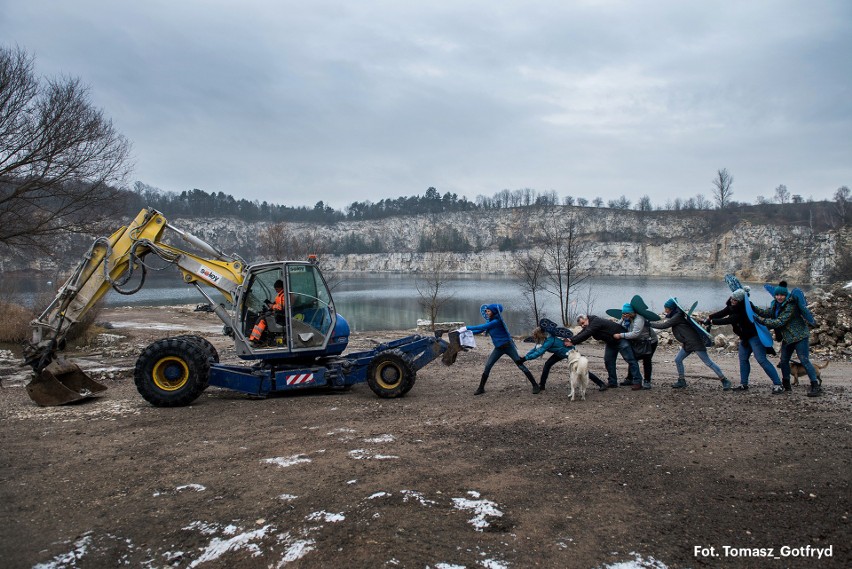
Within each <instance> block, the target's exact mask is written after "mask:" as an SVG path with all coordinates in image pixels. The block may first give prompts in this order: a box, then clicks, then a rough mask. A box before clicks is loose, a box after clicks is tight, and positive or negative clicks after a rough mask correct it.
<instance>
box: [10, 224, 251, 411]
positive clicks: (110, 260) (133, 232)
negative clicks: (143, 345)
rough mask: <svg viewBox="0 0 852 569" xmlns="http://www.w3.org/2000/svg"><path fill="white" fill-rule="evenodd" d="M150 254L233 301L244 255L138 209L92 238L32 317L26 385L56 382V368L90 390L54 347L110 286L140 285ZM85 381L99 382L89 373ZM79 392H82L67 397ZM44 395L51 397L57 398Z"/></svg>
mask: <svg viewBox="0 0 852 569" xmlns="http://www.w3.org/2000/svg"><path fill="white" fill-rule="evenodd" d="M166 230H169V231H171V232H173V233H175V234H176V235H178V236H179V237H180V238H181V239H182V240H183V241H185V242H186V243H188V244H189V245H191V246H193V247H194V248H196V249H198V250H200V251H202V252H203V254H196V253H191V252H188V251H185V250H183V249H180V248H178V247H175V246H173V245H170V244H167V243H165V242H164V241H163V236H164V234H165V233H166ZM151 254H153V255H155V256H156V257H159V258H160V259H162V260H164V261H166V262H168V263H172V264H174V265H176V266H177V268H178V270H179V271H180V273H181V277H182V280H183V282H184V283H187V284H190V285H194V286H196V287H197V288H198V289H199V291H200V292H201V293H202V294H203V295H204V296H205V297H207V295H206V294H205V293H204V291H203V290H202V288H201V285H205V286H207V287H212V288H214V289H216V290H218V291H219V292H220V293H221V294H222V295H223V296H224V297H225V298H226V299H227V300H228V301H229V302H233V300H234V295H235V292H236V289H237V287H238V286H239V285H241V284H242V282H243V280H244V277H245V275H244V272H243V271H244V269H245V263H244V262H243V261H242V259H239V258H238V257H235V256H228V255H225V254H224V253H222V252H221V251H219V250H218V249H216V248H215V247H213V246H212V245H210V244H209V243H207V242H205V241H203V240H202V239H200V238H198V237H196V236H194V235H192V234H191V233H188V232H185V231H182V230H180V229H178V228H176V227H174V226H171V225H169V223H168V221H167V220H166V218H165V217H164V216H163V215H162V214H161V213H160V212H158V211H156V210H153V209H144V210H142V211H141V212H139V214H138V215H137V216H136V217H135V218H134V219H133V221H132V222H131V223H130V224H128V225H127V226H124V227H121V228H120V229H118V230H117V231H116V232H115V233H113V234H112V235H110V236H109V237H100V238H98V239H96V240H95V242H94V243H93V244H92V247H91V248H90V249H89V251H88V252H87V253H86V254H85V255H84V257H83V259H82V260H81V262H80V263H79V265H78V266H77V268H76V269H75V270H74V272H73V273H72V275H71V276H70V277H69V278H68V280H67V281H66V282H65V284H63V285H62V287H61V288H60V289H59V292H58V293H57V294H56V297H55V298H54V299H53V301H52V302H51V303H50V305H48V307H47V308H46V309H45V310H44V311H43V312H42V313H41V314H40V315H39V316H38V318H36V319H35V320H33V321H32V322H31V327H32V329H33V334H32V340H31V341H30V342H29V343H28V345H27V346H25V348H24V360H25V363H26V364H27V365H30V366H32V368H33V370H34V371H35V372H36V379H34V380H33V381H32V382H31V383H30V385H28V389H29V388H30V386H33V388H34V389H38V388H39V387H40V386H39V385H38V382H39V381H40V380H43V383H45V384H46V385H42V386H41V387H48V388H50V387H51V386H52V385H53V384H54V380H58V381H59V383H63V381H62V378H61V377H58V376H57V373H58V374H59V375H61V376H63V377H67V378H69V380H70V383H72V384H74V385H72V386H71V387H72V389H71V390H72V391H77V392H78V394H79V393H80V392H84V393H83V395H84V396H88V392H90V391H92V388H93V387H95V386H92V385H90V384H88V383H87V382H86V381H85V380H80V381H81V382H82V385H81V386H78V385H76V384H77V383H80V381H78V380H77V378H76V376H78V375H79V374H82V371H80V370H79V368H78V367H77V366H76V365H74V364H70V363H69V362H67V361H65V360H60V361H54V360H56V352H57V351H61V350H62V349H63V348H64V347H65V337H66V335H67V334H68V331H69V330H70V329H71V328H72V327H73V326H75V325H76V324H77V323H78V322H80V320H81V319H82V318H83V317H84V316H85V315H86V313H87V312H88V311H89V310H91V309H92V307H94V306H95V305H96V304H97V303H98V302H99V301H100V300H101V299H102V298H103V296H104V295H105V294H106V293H107V292H108V291H109V290H110V289H114V290H116V291H117V292H119V293H121V294H133V293H135V292H138V291H139V290H140V289H141V288H142V287H143V286H144V283H145V276H146V274H147V269H148V267H147V265H146V264H145V258H146V257H147V256H148V255H151ZM135 271H141V273H142V276H141V278H140V281H139V283H138V284H137V285H135V286H134V287H133V288H128V289H125V288H122V287H124V286H126V285H127V284H128V282H130V280H131V277H132V276H133V273H134V272H135ZM207 298H209V297H207ZM214 311H215V312H216V314H217V315H218V316H219V318H220V319H222V321H223V322H224V323H225V324H228V325H230V326H233V322H232V321H231V316H230V315H229V314H228V312H227V310H226V309H225V308H224V307H223V306H222V305H218V306H216V308H214ZM72 368H73V369H72ZM78 372H79V373H78ZM82 375H85V374H82ZM88 381H91V382H93V383H95V384H96V383H97V382H94V381H93V380H91V379H88ZM34 384H35V385H34ZM97 385H100V384H97ZM101 387H102V388H103V389H105V387H103V386H101ZM75 388H77V389H75ZM29 391H30V396H31V397H32V398H33V399H34V400H35V401H36V403H39V404H49V405H56V404H59V403H56V402H49V403H42V402H40V401H39V399H38V398H37V397H39V395H38V394H36V393H34V391H33V389H29ZM49 395H50V394H49ZM68 397H71V396H70V395H68V394H64V396H62V397H60V398H59V399H63V400H62V401H61V403H67V402H69V401H67V400H64V399H67V398H68ZM81 398H84V397H76V398H73V399H70V400H71V401H73V400H77V399H81ZM42 399H45V400H51V401H53V399H55V398H54V397H42Z"/></svg>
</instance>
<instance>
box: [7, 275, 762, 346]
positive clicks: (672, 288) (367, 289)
mask: <svg viewBox="0 0 852 569" xmlns="http://www.w3.org/2000/svg"><path fill="white" fill-rule="evenodd" d="M340 277H341V281H340V284H338V285H337V286H336V287H335V289H334V291H333V293H332V294H333V296H334V301H335V304H336V306H337V310H338V312H340V314H342V315H344V316H345V317H346V319H347V320H348V321H349V324H350V326H351V327H352V329H353V330H357V331H369V330H408V329H411V328H414V327H415V326H416V325H417V320H418V319H419V318H425V316H426V312H425V311H424V310H423V309H422V308H421V307H420V304H419V298H420V297H419V294H418V292H417V286H416V282H417V279H416V277H414V276H412V275H405V274H385V273H381V274H362V273H357V274H343V275H340ZM176 282H178V283H179V279H178V277H177V276H176V275H163V274H157V275H155V276H154V277H152V278H150V279H149V281H148V282H147V283H146V285H145V287H144V288H143V289H142V290H140V291H139V292H138V293H136V294H134V295H132V296H123V295H120V294H118V293H116V292H113V291H110V292H109V293H108V294H107V296H106V298H105V304H106V305H107V306H167V305H170V304H194V303H202V302H205V301H204V299H203V297H201V296H200V295H199V294H198V292H197V291H196V290H195V288H194V287H191V286H184V285H181V284H177V285H175V283H176ZM56 288H57V285H55V284H52V283H51V284H50V285H48V284H47V283H28V285H27V286H24V287H19V290H22V291H24V292H22V293H20V294H21V296H22V297H23V301H24V302H26V303H27V304H32V302H33V301H34V298H36V295H39V298H40V299H43V298H45V295H46V294H50V298H52V295H53V293H55V290H56ZM580 288H581V290H579V291H578V292H577V294H576V297H577V305H576V307H575V308H574V309H573V310H572V312H574V313H576V312H589V313H592V314H600V315H603V314H604V311H605V310H606V309H608V308H621V305H622V304H623V303H625V302H629V301H630V299H631V298H632V297H633V295H634V294H639V295H641V296H642V298H643V299H644V300H645V302H646V303H647V304H648V306H649V307H650V308H651V310H653V311H655V312H662V309H663V303H664V302H665V301H666V299H667V298H669V297H670V296H677V297H678V299H679V300H680V301H681V304H684V305H686V306H689V305H691V304H692V303H693V302H695V301H698V310H702V311H706V310H718V309H720V308H722V307H723V306H724V305H725V300H726V299H727V298H728V295H729V293H730V291H729V289H728V287H727V286H726V285H725V283H724V281H722V280H721V279H719V280H707V279H682V278H654V277H595V278H591V279H588V280H587V281H586V282H585V283H583V284H582V285H581V287H580ZM752 291H753V295H754V296H753V300H754V302H755V303H756V304H759V305H764V306H765V305H767V304H768V303H769V302H770V301H771V297H770V296H769V295H768V294H767V293H766V292H764V291H763V287H762V286H761V285H752ZM447 295H448V296H449V295H452V298H450V300H449V301H448V302H447V303H446V304H445V305H444V307H443V308H442V309H441V312H440V315H439V318H438V319H439V320H440V321H455V322H465V323H467V324H478V323H481V322H482V317H481V316H480V314H479V307H480V305H482V304H486V303H492V302H499V303H501V304H503V306H504V310H505V312H504V317H505V319H506V321H507V322H508V324H509V328H510V330H511V331H512V332H513V333H514V334H522V333H525V332H528V331H529V330H531V329H532V327H533V322H532V317H531V310H530V308H529V303H528V301H527V300H526V299H525V298H524V296H523V292H522V290H521V287H520V285H519V283H518V281H517V280H515V279H513V278H511V277H507V276H503V275H462V276H459V277H457V278H454V279H453V280H451V281H450V282H449V283H448V286H447ZM214 298H216V297H215V296H214ZM40 302H44V301H43V300H40ZM539 303H540V305H542V306H543V313H544V316H548V317H550V318H552V319H553V320H558V315H559V304H558V300H557V299H556V298H555V297H553V296H550V295H548V294H547V293H541V294H540V296H539Z"/></svg>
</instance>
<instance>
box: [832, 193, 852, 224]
mask: <svg viewBox="0 0 852 569" xmlns="http://www.w3.org/2000/svg"><path fill="white" fill-rule="evenodd" d="M849 198H850V191H849V188H848V187H847V186H840V187H839V188H837V191H836V192H834V208H835V209H836V210H837V215H838V216H839V217H840V223H841V225H842V224H845V223H846V220H847V218H848V216H849V201H850V200H849Z"/></svg>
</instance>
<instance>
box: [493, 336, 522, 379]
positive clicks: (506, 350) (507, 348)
mask: <svg viewBox="0 0 852 569" xmlns="http://www.w3.org/2000/svg"><path fill="white" fill-rule="evenodd" d="M503 356H509V357H510V358H511V359H512V361H513V362H515V365H516V366H518V368H520V370H521V371H522V372H524V375H528V376H530V377H532V374H530V370H529V369H527V366H525V365H524V362H523V361H521V356H519V355H518V349H517V348H516V347H515V343H514V342H507V343H505V344H503V345H502V346H500V347H499V348H497V347H495V348H494V349H493V350H491V354H489V356H488V361H486V362H485V369H484V370H483V371H482V377H484V378H485V377H488V375H489V374H490V373H491V368H492V367H494V364H496V363H497V360H499V359H500V358H502V357H503Z"/></svg>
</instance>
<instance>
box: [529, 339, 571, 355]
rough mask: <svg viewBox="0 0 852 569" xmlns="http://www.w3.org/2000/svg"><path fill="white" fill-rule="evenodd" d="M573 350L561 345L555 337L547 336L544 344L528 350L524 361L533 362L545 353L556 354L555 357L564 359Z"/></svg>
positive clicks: (561, 342) (559, 340) (560, 341)
mask: <svg viewBox="0 0 852 569" xmlns="http://www.w3.org/2000/svg"><path fill="white" fill-rule="evenodd" d="M573 349H574V348H568V347H565V344H564V343H563V341H562V338H557V337H556V336H553V335H550V334H548V336H547V338H546V339H545V340H544V342H542V343H541V345H540V346H537V347H535V348H533V349H532V350H530V351H529V352H527V355H526V356H525V359H527V360H534V359H536V358H538V357H540V356H541V355H542V354H544V353H545V352H550V353H553V354H557V355H559V356H562V357H563V358H564V357H567V356H568V352H570V351H571V350H573Z"/></svg>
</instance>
